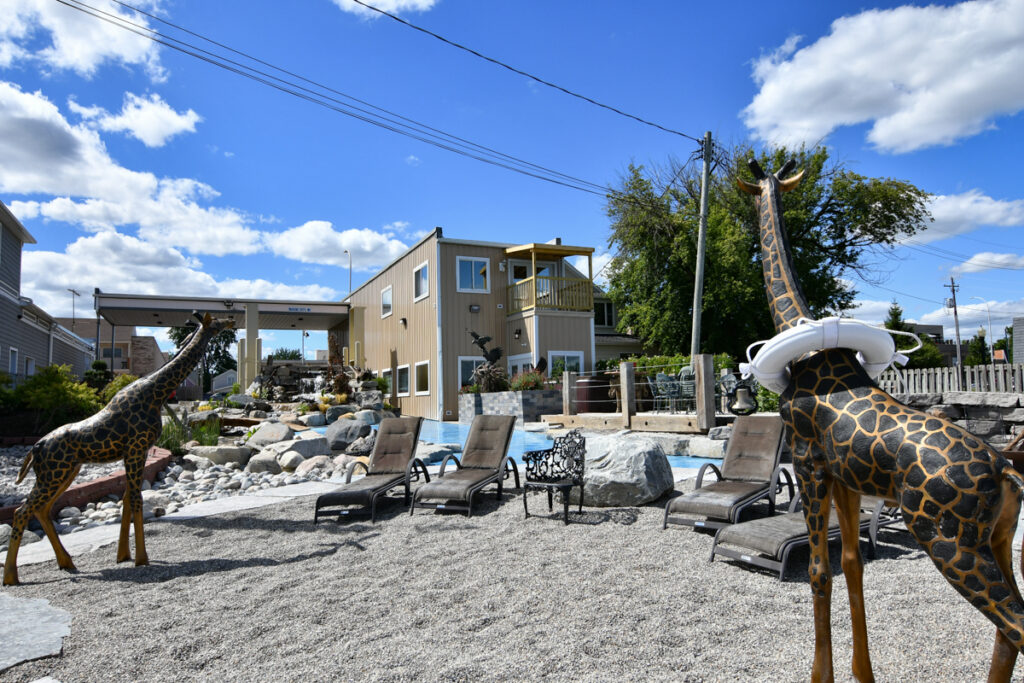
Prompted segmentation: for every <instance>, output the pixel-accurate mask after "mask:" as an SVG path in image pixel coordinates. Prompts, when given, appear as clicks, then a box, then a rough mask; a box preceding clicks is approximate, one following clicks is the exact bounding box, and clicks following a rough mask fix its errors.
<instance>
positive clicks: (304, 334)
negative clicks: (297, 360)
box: [302, 330, 309, 365]
mask: <svg viewBox="0 0 1024 683" xmlns="http://www.w3.org/2000/svg"><path fill="white" fill-rule="evenodd" d="M308 336H309V332H306V331H305V330H303V331H302V364H303V365H305V364H306V337H308Z"/></svg>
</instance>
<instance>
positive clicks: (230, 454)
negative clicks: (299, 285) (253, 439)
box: [190, 446, 253, 467]
mask: <svg viewBox="0 0 1024 683" xmlns="http://www.w3.org/2000/svg"><path fill="white" fill-rule="evenodd" d="M190 452H191V453H192V455H198V456H199V457H201V458H206V459H207V460H209V461H210V462H212V463H213V464H215V465H227V464H228V463H229V462H237V463H238V464H239V465H241V466H242V467H245V465H246V464H247V463H248V462H249V458H251V457H252V452H253V451H252V449H251V448H249V447H248V446H194V447H193V448H192V449H190Z"/></svg>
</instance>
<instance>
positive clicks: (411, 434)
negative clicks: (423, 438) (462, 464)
mask: <svg viewBox="0 0 1024 683" xmlns="http://www.w3.org/2000/svg"><path fill="white" fill-rule="evenodd" d="M422 424H423V418H422V417H387V418H384V419H383V420H381V423H380V426H379V427H378V428H377V440H376V441H375V442H374V444H373V452H372V453H371V454H370V460H369V464H368V465H367V464H364V463H363V461H361V460H357V461H356V462H354V463H352V464H351V465H349V466H348V469H347V470H346V471H345V485H344V486H342V487H341V488H339V489H338V490H336V491H331V492H330V493H325V494H323V495H322V496H320V497H319V498H317V499H316V511H315V512H314V513H313V523H314V524H316V523H317V521H318V520H319V519H320V518H321V517H328V516H333V515H337V517H338V519H339V520H341V518H342V517H346V516H349V515H354V514H356V515H358V514H369V515H370V521H371V522H373V521H376V512H377V500H378V499H379V498H381V497H382V496H384V495H385V494H386V493H387V492H388V491H390V490H391V489H393V488H395V487H397V486H403V485H404V487H405V504H406V505H408V504H409V502H410V499H411V496H410V493H411V491H410V484H411V482H412V481H415V480H418V479H419V475H420V474H421V473H422V475H423V478H424V480H425V481H428V482H429V481H430V475H429V474H427V467H426V465H424V464H423V461H422V460H420V459H419V458H416V457H414V455H415V453H416V446H417V444H418V443H419V436H420V426H421V425H422ZM359 468H362V469H364V470H366V476H365V477H363V478H362V479H357V480H356V481H352V475H353V474H354V473H355V471H356V470H357V469H359ZM356 505H358V506H362V507H358V508H353V507H351V506H356ZM325 508H329V509H325ZM335 508H337V509H335Z"/></svg>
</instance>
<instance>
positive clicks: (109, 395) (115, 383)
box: [100, 375, 138, 404]
mask: <svg viewBox="0 0 1024 683" xmlns="http://www.w3.org/2000/svg"><path fill="white" fill-rule="evenodd" d="M137 379H138V377H137V376H136V375H118V376H117V377H115V378H114V379H113V380H112V381H111V382H110V383H108V384H107V386H105V387H103V391H102V392H100V398H101V399H103V403H104V404H106V403H110V401H111V399H113V398H114V395H115V394H117V392H119V391H121V390H122V389H124V388H125V387H126V386H128V385H129V384H131V383H132V382H134V381H135V380H137Z"/></svg>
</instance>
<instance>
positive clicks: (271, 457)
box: [245, 451, 281, 474]
mask: <svg viewBox="0 0 1024 683" xmlns="http://www.w3.org/2000/svg"><path fill="white" fill-rule="evenodd" d="M277 456H278V454H277V453H275V452H273V451H260V452H259V453H257V454H256V455H254V456H252V457H251V458H249V464H247V465H246V466H245V471H246V472H253V473H260V472H269V473H270V474H281V466H280V465H279V464H278V463H277Z"/></svg>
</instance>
